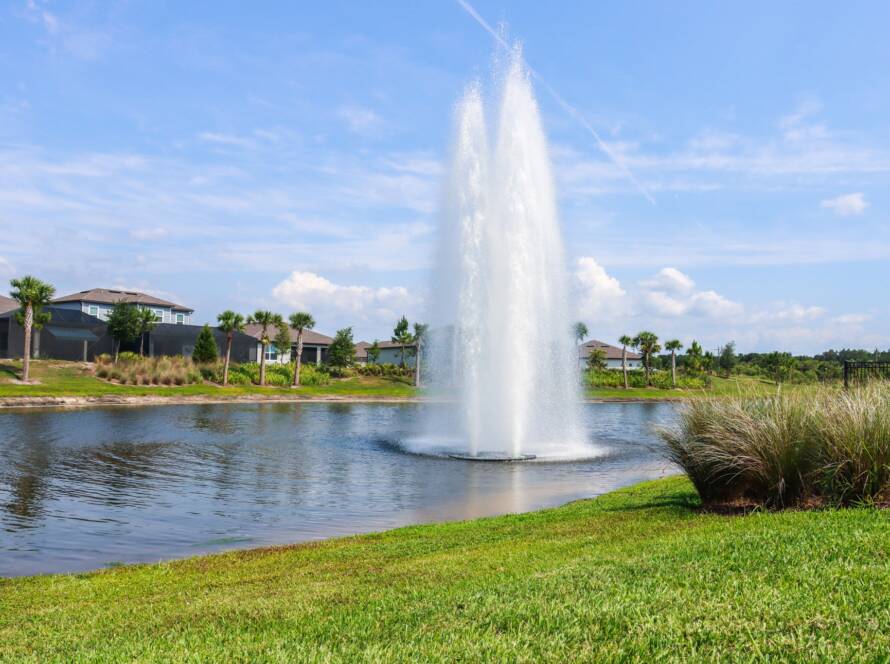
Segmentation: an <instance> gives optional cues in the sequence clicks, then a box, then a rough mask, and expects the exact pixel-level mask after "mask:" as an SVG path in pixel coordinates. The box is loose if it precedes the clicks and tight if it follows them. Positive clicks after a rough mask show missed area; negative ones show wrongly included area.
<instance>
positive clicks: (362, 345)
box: [355, 341, 372, 366]
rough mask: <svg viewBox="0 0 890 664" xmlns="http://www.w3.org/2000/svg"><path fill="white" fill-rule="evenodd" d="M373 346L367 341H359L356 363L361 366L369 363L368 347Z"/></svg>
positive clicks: (356, 348)
mask: <svg viewBox="0 0 890 664" xmlns="http://www.w3.org/2000/svg"><path fill="white" fill-rule="evenodd" d="M371 346H372V344H369V343H368V342H367V341H359V342H358V343H357V344H356V345H355V363H356V364H358V365H361V366H365V365H366V364H368V349H369V348H370V347H371Z"/></svg>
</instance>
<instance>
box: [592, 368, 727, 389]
mask: <svg viewBox="0 0 890 664" xmlns="http://www.w3.org/2000/svg"><path fill="white" fill-rule="evenodd" d="M583 381H584V384H585V385H586V386H587V387H594V388H596V387H624V372H622V371H620V370H609V369H604V370H593V369H588V370H587V371H585V372H584V375H583ZM710 383H711V379H710V377H709V376H704V375H700V376H696V375H687V374H683V373H680V372H678V373H677V387H678V388H680V389H684V390H696V389H702V388H705V387H707V386H708V385H710ZM627 384H628V386H629V387H647V385H646V374H645V373H644V372H643V371H642V370H633V371H628V372H627ZM652 386H653V387H656V388H658V389H662V390H669V389H671V388H672V385H671V372H670V371H653V372H652Z"/></svg>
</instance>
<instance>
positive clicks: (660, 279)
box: [640, 267, 744, 318]
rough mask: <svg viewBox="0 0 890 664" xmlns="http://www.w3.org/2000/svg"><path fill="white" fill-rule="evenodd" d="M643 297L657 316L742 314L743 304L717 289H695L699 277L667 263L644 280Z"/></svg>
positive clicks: (645, 303)
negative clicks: (695, 277) (667, 265)
mask: <svg viewBox="0 0 890 664" xmlns="http://www.w3.org/2000/svg"><path fill="white" fill-rule="evenodd" d="M640 287H641V293H640V297H641V300H642V302H643V304H644V305H645V306H646V308H647V309H648V310H649V311H651V312H652V313H653V314H654V315H656V316H664V317H668V318H673V317H677V316H686V315H692V316H703V317H711V318H721V317H725V316H738V315H740V314H741V313H742V312H743V309H744V308H743V307H742V305H741V304H739V303H738V302H733V301H732V300H730V299H728V298H726V297H724V296H723V295H720V294H719V293H717V292H716V291H713V290H703V291H697V290H695V281H693V279H692V278H691V277H690V276H689V275H687V274H684V273H683V272H680V270H678V269H676V268H673V267H666V268H662V269H661V270H659V271H658V272H657V273H656V274H654V275H653V276H652V277H650V278H649V279H644V280H643V281H641V282H640Z"/></svg>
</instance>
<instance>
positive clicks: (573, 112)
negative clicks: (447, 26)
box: [457, 0, 655, 205]
mask: <svg viewBox="0 0 890 664" xmlns="http://www.w3.org/2000/svg"><path fill="white" fill-rule="evenodd" d="M457 4H459V5H460V6H461V8H462V9H463V10H464V11H465V12H467V14H469V15H470V16H471V17H472V18H473V20H474V21H476V23H478V24H479V25H481V26H482V28H483V29H484V30H485V31H486V32H487V33H488V34H490V35H491V36H492V37H494V39H495V41H496V42H497V43H498V44H500V45H501V46H503V47H504V48H506V49H509V48H510V44H508V43H507V40H506V39H504V38H503V37H502V36H501V35H500V34H499V33H498V32H497V30H495V29H494V28H492V27H491V26H490V25H489V24H488V23H487V22H486V20H485V19H484V18H482V17H481V16H480V15H479V12H477V11H476V9H475V8H474V7H473V5H471V4H470V3H469V2H467V0H457ZM526 66H527V67H528V71H529V73H530V74H531V75H532V77H534V79H535V80H536V81H538V82H539V83H540V84H541V85H542V86H544V88H545V89H546V90H547V92H549V93H550V96H551V97H553V99H555V100H556V103H557V104H559V105H560V106H561V107H562V110H564V111H565V112H566V113H568V114H569V115H570V116H572V117H573V118H574V119H575V120H577V121H578V123H580V125H581V126H582V127H584V128H585V129H586V130H587V131H588V132H589V133H590V135H591V136H593V138H594V140H595V141H596V144H597V145H598V146H599V148H600V150H602V151H603V152H605V153H606V156H607V157H609V159H611V160H612V163H613V164H615V165H616V166H617V167H618V168H619V170H621V172H622V173H624V174H625V175H626V176H627V178H628V179H629V180H630V181H631V182H633V183H634V186H636V188H637V189H638V190H639V192H640V193H641V194H642V195H643V196H645V197H646V200H647V201H649V202H650V203H652V205H655V199H654V198H653V197H652V194H650V193H649V191H648V190H647V189H646V187H644V186H643V183H642V182H640V181H639V180H638V179H637V177H636V176H635V175H634V174H633V173H632V172H631V170H630V169H629V168H628V167H627V164H625V163H624V161H622V159H621V157H619V156H618V155H617V154H615V152H613V151H612V148H610V147H609V146H608V145H607V144H606V142H605V141H604V140H603V139H602V138H600V135H599V133H598V132H597V131H596V129H594V128H593V126H592V125H591V124H590V123H589V122H588V121H587V120H586V119H585V118H584V116H583V115H581V113H580V111H578V109H577V108H575V107H574V106H572V105H571V104H570V103H569V102H567V101H566V100H565V99H563V98H562V95H560V94H559V93H558V92H557V91H556V90H554V89H553V86H551V85H550V84H549V83H548V82H547V81H545V80H544V78H543V77H542V76H541V75H540V74H539V73H538V72H536V71H535V70H534V69H533V68H532V67H531V65H529V64H528V62H526Z"/></svg>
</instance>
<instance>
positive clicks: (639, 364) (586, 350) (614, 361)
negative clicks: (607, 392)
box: [578, 339, 643, 371]
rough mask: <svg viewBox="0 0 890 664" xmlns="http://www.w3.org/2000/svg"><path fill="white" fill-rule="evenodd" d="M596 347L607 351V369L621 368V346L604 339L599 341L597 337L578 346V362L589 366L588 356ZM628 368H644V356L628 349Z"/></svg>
mask: <svg viewBox="0 0 890 664" xmlns="http://www.w3.org/2000/svg"><path fill="white" fill-rule="evenodd" d="M594 348H601V349H602V350H603V351H604V352H605V354H606V369H615V370H618V371H620V370H621V352H622V351H621V348H620V347H619V346H613V345H611V344H607V343H606V342H604V341H597V340H596V339H591V340H590V341H588V342H587V343H584V344H581V345H580V346H578V364H579V365H580V367H581V368H582V369H586V368H587V357H588V356H589V355H590V352H591V351H592V350H593V349H594ZM627 368H628V369H633V370H636V369H642V368H643V356H642V355H640V354H639V353H634V352H633V351H632V350H630V349H628V350H627Z"/></svg>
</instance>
